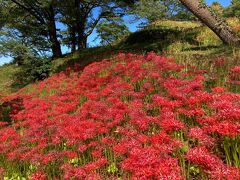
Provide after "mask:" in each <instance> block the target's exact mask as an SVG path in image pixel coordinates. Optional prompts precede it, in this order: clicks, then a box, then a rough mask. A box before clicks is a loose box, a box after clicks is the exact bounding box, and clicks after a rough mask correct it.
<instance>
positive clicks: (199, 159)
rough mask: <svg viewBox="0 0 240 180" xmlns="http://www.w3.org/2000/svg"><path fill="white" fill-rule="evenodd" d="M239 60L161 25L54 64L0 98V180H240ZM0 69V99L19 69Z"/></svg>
mask: <svg viewBox="0 0 240 180" xmlns="http://www.w3.org/2000/svg"><path fill="white" fill-rule="evenodd" d="M119 51H121V53H119ZM149 51H155V52H149ZM159 54H161V55H159ZM239 57H240V50H239V49H236V48H232V47H229V46H225V45H223V44H222V43H221V42H220V41H219V39H218V38H217V37H216V36H214V35H213V34H212V35H211V31H210V30H209V29H207V28H206V27H204V26H202V25H201V24H198V23H195V22H173V21H164V22H158V23H155V24H152V25H150V26H149V27H147V28H145V29H143V30H141V31H138V32H136V33H133V34H131V35H130V36H128V37H125V39H123V40H122V41H121V42H118V43H117V44H116V45H114V46H108V47H98V48H91V49H86V50H82V51H79V52H76V53H74V54H68V55H66V56H65V57H64V58H61V59H56V60H53V61H52V62H51V72H50V74H51V76H50V77H48V78H46V79H45V80H43V81H38V82H33V83H30V84H28V85H27V86H25V87H24V88H22V89H20V90H18V91H17V92H15V93H12V94H11V95H8V96H3V97H0V142H1V143H0V179H6V180H8V179H23V180H25V179H32V180H35V179H36V180H48V179H94V180H95V179H96V180H98V179H109V180H110V179H176V180H178V179H179V180H181V179H240V173H239V172H240V169H239V168H240V158H239V157H240V152H239V148H237V147H239V145H240V132H239V129H240V104H239V102H240V95H239V93H240V66H239ZM0 72H1V75H0V76H3V79H4V80H2V81H0V83H2V84H1V85H2V86H1V88H2V92H3V93H4V92H6V93H10V92H13V91H16V90H17V89H18V88H19V87H20V86H16V82H14V81H13V82H12V79H11V78H12V76H14V75H16V74H18V73H19V72H21V66H19V67H15V65H13V64H10V65H5V66H3V67H1V69H0ZM14 84H15V85H14Z"/></svg>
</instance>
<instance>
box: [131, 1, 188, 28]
mask: <svg viewBox="0 0 240 180" xmlns="http://www.w3.org/2000/svg"><path fill="white" fill-rule="evenodd" d="M130 13H131V14H135V15H137V17H136V20H138V19H141V18H146V19H147V21H148V23H152V22H154V21H157V20H161V19H187V20H189V19H191V18H192V16H191V14H190V13H189V11H187V10H186V8H185V7H184V6H183V5H182V4H181V3H180V2H179V1H178V0H139V1H138V2H135V5H134V6H132V7H131V11H130Z"/></svg>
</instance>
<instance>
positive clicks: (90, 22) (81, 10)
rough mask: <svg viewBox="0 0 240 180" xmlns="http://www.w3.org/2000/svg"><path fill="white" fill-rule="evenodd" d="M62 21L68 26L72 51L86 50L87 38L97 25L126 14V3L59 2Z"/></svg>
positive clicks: (108, 0)
mask: <svg viewBox="0 0 240 180" xmlns="http://www.w3.org/2000/svg"><path fill="white" fill-rule="evenodd" d="M58 8H59V12H60V14H61V18H60V21H61V22H62V23H63V24H65V25H66V26H67V33H66V34H67V36H66V40H67V42H66V43H68V44H69V45H70V46H71V49H72V51H75V50H76V48H77V47H78V49H81V48H86V47H87V38H88V36H89V35H90V34H91V33H92V32H93V30H94V29H95V27H96V26H97V24H98V23H99V22H100V21H101V20H103V19H105V20H107V19H111V18H113V17H121V16H122V15H124V14H125V12H124V9H125V8H126V6H125V3H124V2H122V1H121V2H120V1H110V0H82V1H80V0H69V1H64V0H59V1H58Z"/></svg>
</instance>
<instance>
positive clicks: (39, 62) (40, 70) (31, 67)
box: [14, 56, 51, 87]
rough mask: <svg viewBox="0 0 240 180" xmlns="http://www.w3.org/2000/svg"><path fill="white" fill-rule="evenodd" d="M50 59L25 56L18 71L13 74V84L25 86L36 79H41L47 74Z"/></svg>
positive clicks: (49, 69) (49, 67)
mask: <svg viewBox="0 0 240 180" xmlns="http://www.w3.org/2000/svg"><path fill="white" fill-rule="evenodd" d="M50 71H51V61H50V60H49V59H47V58H38V57H35V56H25V57H24V60H23V64H22V65H20V71H18V72H17V73H16V74H14V79H15V85H18V86H22V87H23V86H25V85H27V84H29V83H31V82H34V81H36V80H42V79H45V78H46V77H48V76H49V73H50Z"/></svg>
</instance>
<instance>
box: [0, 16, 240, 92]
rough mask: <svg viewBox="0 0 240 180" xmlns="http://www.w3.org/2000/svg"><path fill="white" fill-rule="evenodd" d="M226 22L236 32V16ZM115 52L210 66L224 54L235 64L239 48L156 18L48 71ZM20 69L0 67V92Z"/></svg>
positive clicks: (14, 86)
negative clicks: (118, 39)
mask: <svg viewBox="0 0 240 180" xmlns="http://www.w3.org/2000/svg"><path fill="white" fill-rule="evenodd" d="M228 21H229V23H230V24H231V26H232V27H233V28H234V29H235V30H236V32H240V31H239V28H238V24H239V20H238V19H229V20H228ZM119 51H121V52H133V53H138V54H139V53H140V54H144V53H146V52H149V51H154V52H157V53H161V54H162V53H165V55H166V56H171V57H174V58H175V59H176V60H177V61H178V62H180V63H190V64H192V65H200V66H201V67H199V68H203V69H206V68H207V69H209V67H212V66H213V65H214V64H212V62H213V61H214V60H215V59H216V58H218V57H224V58H225V59H226V60H227V61H229V62H230V64H231V65H234V64H235V65H237V64H239V59H240V58H239V57H240V50H239V49H235V48H231V47H228V46H225V45H222V43H221V41H220V40H219V38H218V37H216V35H214V34H213V33H212V32H211V31H210V30H209V29H208V28H206V27H205V26H202V25H201V24H199V23H196V22H185V21H159V22H155V23H154V24H151V25H149V26H148V27H145V28H144V29H143V30H140V31H138V32H135V33H133V34H131V35H130V36H128V37H125V38H124V39H123V40H122V41H121V42H117V43H115V45H113V46H108V47H97V48H90V49H86V50H81V51H79V52H76V53H74V54H68V55H66V56H65V57H64V58H61V59H57V60H54V61H53V62H52V66H51V73H50V74H54V73H56V72H60V71H61V70H64V69H66V68H67V67H68V66H72V65H74V64H75V63H78V64H81V66H85V65H86V64H88V63H90V62H93V61H99V60H101V59H103V58H107V57H111V55H112V54H117V53H118V52H119ZM22 69H23V67H21V66H20V67H17V66H15V65H14V64H9V65H5V66H2V67H0V77H1V79H0V93H2V94H11V93H12V92H15V91H16V90H18V89H19V88H21V87H22V86H21V82H20V83H19V82H16V80H17V79H18V76H19V71H22ZM20 74H21V73H20ZM32 83H34V82H32Z"/></svg>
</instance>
